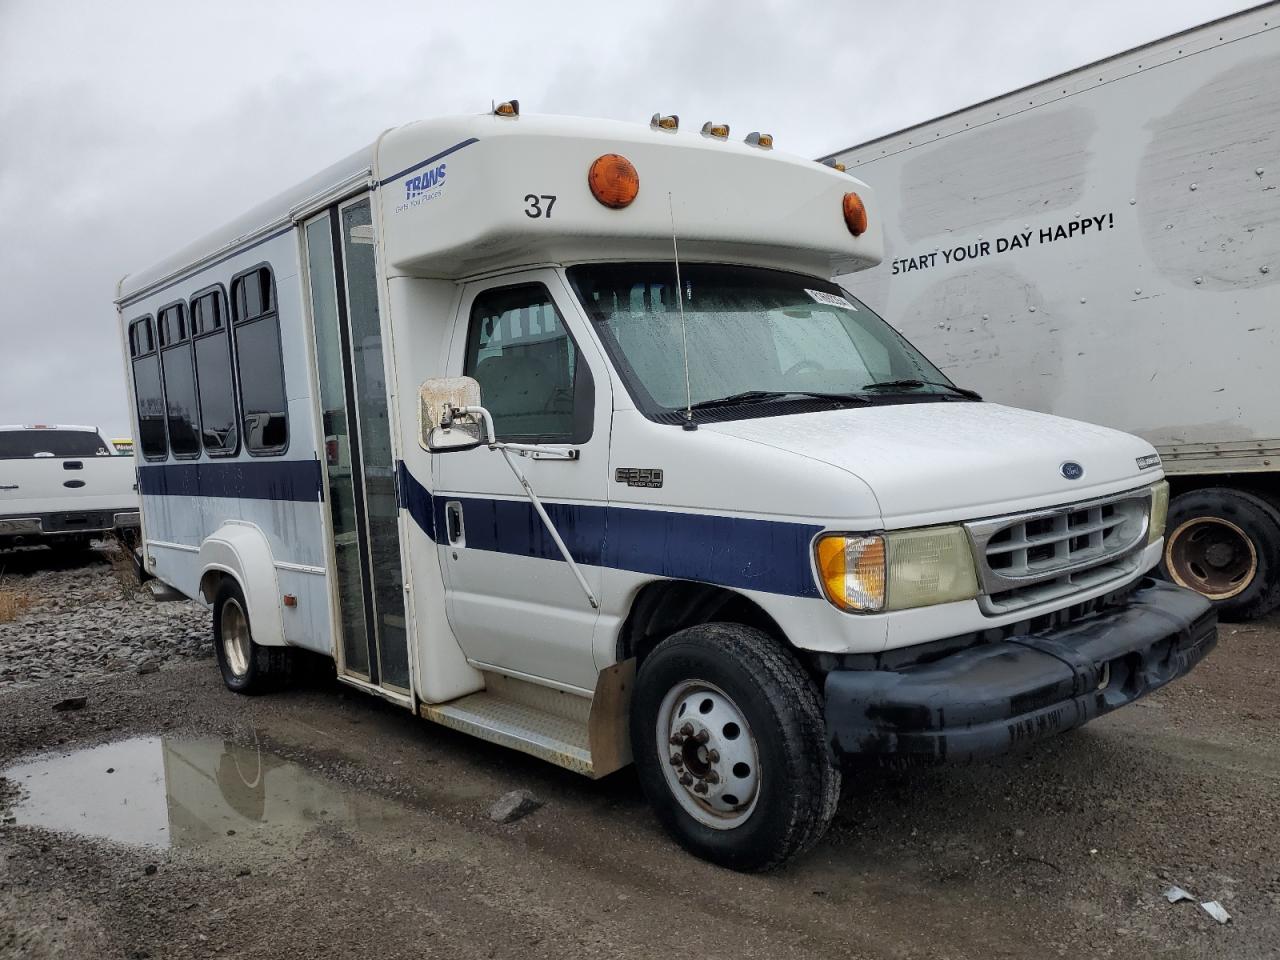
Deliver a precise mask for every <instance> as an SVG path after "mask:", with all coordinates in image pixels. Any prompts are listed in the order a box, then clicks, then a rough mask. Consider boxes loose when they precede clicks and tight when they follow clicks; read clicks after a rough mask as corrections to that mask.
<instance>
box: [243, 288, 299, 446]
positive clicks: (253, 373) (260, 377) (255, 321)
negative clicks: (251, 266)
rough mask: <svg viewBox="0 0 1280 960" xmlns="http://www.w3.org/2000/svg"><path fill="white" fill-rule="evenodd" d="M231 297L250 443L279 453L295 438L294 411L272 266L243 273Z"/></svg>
mask: <svg viewBox="0 0 1280 960" xmlns="http://www.w3.org/2000/svg"><path fill="white" fill-rule="evenodd" d="M231 298H232V303H234V304H235V309H234V319H235V324H236V330H235V344H236V369H237V370H238V371H239V373H240V422H241V429H242V430H243V431H244V442H245V446H246V447H248V448H249V451H250V452H251V453H279V452H281V451H282V450H284V448H285V447H286V446H288V444H289V414H288V403H287V400H286V397H285V390H284V364H283V363H282V361H281V356H280V318H279V316H278V315H277V313H276V310H275V303H276V297H275V284H274V282H273V281H272V278H271V271H270V270H269V269H267V268H266V267H260V268H259V269H257V270H254V271H253V272H252V273H249V274H246V275H245V276H243V277H240V278H238V279H237V280H236V281H235V283H234V284H232V288H231Z"/></svg>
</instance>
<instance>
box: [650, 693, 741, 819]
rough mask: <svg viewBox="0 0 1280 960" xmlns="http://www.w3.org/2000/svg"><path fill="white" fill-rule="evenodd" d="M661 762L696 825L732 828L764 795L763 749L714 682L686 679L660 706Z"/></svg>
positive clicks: (673, 787) (658, 749) (659, 740)
mask: <svg viewBox="0 0 1280 960" xmlns="http://www.w3.org/2000/svg"><path fill="white" fill-rule="evenodd" d="M656 733H657V751H658V762H659V763H660V764H661V765H662V773H663V776H664V777H665V778H666V781H667V787H668V788H669V789H670V791H671V795H672V796H673V797H675V798H676V802H678V803H679V804H680V806H681V808H682V809H683V810H684V811H685V812H686V813H687V814H689V816H691V817H693V818H694V819H695V820H696V821H698V823H701V824H703V825H704V826H707V827H711V828H712V829H714V830H732V829H733V828H734V827H737V826H740V825H741V824H742V823H744V822H746V820H747V819H748V818H749V817H750V816H751V814H752V812H753V811H754V810H755V808H756V803H757V801H758V800H759V798H760V780H761V771H760V762H759V761H760V753H759V749H758V748H757V746H756V740H755V735H754V734H753V733H752V731H751V726H750V724H748V723H747V717H746V715H745V714H744V713H743V712H742V710H741V709H740V708H739V707H738V705H737V704H736V703H734V701H733V699H732V698H731V697H730V696H729V695H728V694H726V693H725V692H724V691H723V690H721V689H720V688H719V687H717V686H716V685H715V684H713V683H707V682H706V681H704V680H685V681H682V682H680V683H678V684H676V685H675V686H673V687H672V688H671V689H670V690H668V691H667V695H666V696H665V697H663V698H662V705H661V706H660V707H659V708H658V720H657V730H656Z"/></svg>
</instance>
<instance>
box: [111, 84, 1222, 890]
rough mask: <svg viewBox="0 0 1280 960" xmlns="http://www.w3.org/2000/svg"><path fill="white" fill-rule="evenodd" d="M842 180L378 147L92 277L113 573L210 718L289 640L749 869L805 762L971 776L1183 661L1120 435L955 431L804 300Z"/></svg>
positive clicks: (849, 261) (716, 131) (551, 132)
mask: <svg viewBox="0 0 1280 960" xmlns="http://www.w3.org/2000/svg"><path fill="white" fill-rule="evenodd" d="M878 221H879V207H878V206H877V204H876V202H875V198H874V195H873V193H872V192H871V190H870V189H869V188H868V187H867V186H866V185H864V184H863V183H861V182H859V181H857V180H855V179H853V178H852V177H851V176H848V175H846V174H843V173H841V172H838V171H837V170H835V169H832V168H831V167H828V166H824V165H821V164H818V163H814V162H813V161H811V160H804V159H801V158H799V157H794V156H787V155H784V154H780V153H778V152H776V151H775V150H774V149H773V144H772V139H771V138H770V137H768V136H767V135H760V134H754V133H753V134H751V135H749V136H748V137H747V138H746V139H745V141H744V142H733V141H730V140H729V131H728V128H727V127H723V126H719V125H714V124H708V125H706V126H705V127H703V128H702V130H701V131H698V130H696V129H695V130H693V131H685V130H681V129H680V128H679V122H678V120H676V118H674V117H661V116H655V117H654V119H653V121H652V123H651V124H650V125H649V126H647V127H646V126H642V125H628V124H623V123H615V122H604V121H594V120H577V119H568V118H551V117H529V116H520V115H519V108H518V105H516V104H514V103H506V104H502V105H501V106H499V107H498V108H497V109H496V110H495V111H494V112H493V113H492V114H487V115H481V116H473V117H465V118H455V119H444V120H433V121H428V122H422V123H415V124H410V125H408V126H405V127H401V128H398V129H394V130H390V131H388V132H386V133H384V134H383V135H382V136H381V137H379V138H378V140H377V142H376V143H374V144H373V145H371V146H370V147H368V148H367V149H364V150H362V151H360V152H359V153H357V154H355V155H354V156H352V157H350V158H348V159H347V160H345V161H343V162H342V163H339V164H337V165H336V166H333V167H330V168H329V169H327V170H324V171H323V172H321V173H320V174H318V175H316V176H315V177H313V178H312V179H310V180H308V181H307V182H305V183H303V184H301V185H299V186H298V187H297V188H296V189H294V190H292V191H289V192H288V193H286V194H284V195H282V196H280V197H277V198H276V199H274V200H272V201H270V202H269V203H267V204H265V205H263V206H261V207H259V208H257V209H255V210H253V211H251V212H250V213H248V214H246V215H245V216H243V217H241V218H240V219H239V220H237V221H236V222H234V223H232V224H230V225H229V226H227V227H226V228H225V229H223V230H221V231H218V232H217V233H214V234H212V235H211V236H208V237H206V238H205V239H203V240H200V241H198V242H197V243H195V244H193V245H192V246H190V247H188V248H186V249H184V250H182V251H180V252H178V253H176V254H174V255H173V256H172V257H170V258H168V259H167V260H165V261H163V262H162V263H160V264H158V265H156V266H155V267H152V268H151V269H149V270H146V271H144V272H142V273H139V274H136V275H131V276H129V277H126V278H125V279H124V280H123V281H121V283H120V286H119V291H118V299H117V301H116V302H117V306H118V310H119V320H120V328H121V332H122V336H123V338H124V342H125V344H126V345H127V355H128V363H129V365H130V376H129V380H130V384H131V389H132V392H133V401H134V403H135V409H136V413H137V438H138V478H139V488H140V491H141V494H142V514H143V533H144V545H143V549H144V551H145V556H144V560H143V562H144V565H145V569H146V570H147V571H148V572H149V573H150V574H152V575H154V576H155V577H157V578H159V579H160V580H161V581H163V583H165V584H168V585H170V586H171V587H172V588H174V590H176V591H178V592H180V593H182V594H184V595H186V596H188V597H192V598H199V599H201V600H203V601H204V602H205V603H208V604H210V605H211V606H212V608H213V623H214V627H213V629H214V634H215V636H214V641H215V644H214V645H215V648H216V650H217V656H218V661H219V665H220V667H221V670H222V675H223V678H224V679H225V681H226V684H227V686H228V687H230V688H231V689H232V690H236V691H240V692H244V693H257V692H260V691H264V690H268V689H271V688H272V687H274V686H276V685H278V684H279V683H280V682H281V681H282V680H283V679H285V678H287V676H288V673H289V663H290V656H291V653H292V652H293V650H295V649H305V650H311V651H315V652H318V653H320V654H323V655H325V656H329V657H333V658H334V660H335V662H336V667H337V672H338V676H339V678H340V679H341V680H342V681H343V682H345V683H348V684H351V685H353V686H356V687H359V688H361V689H363V690H366V691H368V692H370V693H374V694H377V695H379V696H382V697H384V698H386V699H387V700H390V701H392V702H394V703H397V704H399V705H402V706H403V707H405V708H406V709H408V710H412V711H414V712H416V713H418V714H419V715H421V716H422V717H424V718H426V719H428V720H432V721H435V722H437V723H442V724H445V725H446V726H449V727H453V728H455V729H459V730H463V731H466V732H468V733H471V734H474V735H476V736H478V737H482V738H484V739H487V740H491V741H495V742H497V743H501V744H505V745H507V746H509V747H512V748H514V749H517V750H523V751H526V752H528V753H531V754H535V755H537V756H540V757H543V758H545V759H547V760H550V761H551V762H553V763H557V764H560V765H561V766H564V767H567V768H569V769H572V770H575V771H578V772H580V773H583V774H586V775H588V776H591V777H600V776H603V775H605V774H608V773H610V772H611V771H614V770H617V769H619V768H621V767H623V766H625V765H626V764H629V763H631V762H632V761H634V762H635V763H636V764H637V768H638V772H639V777H640V780H641V783H642V785H643V788H644V790H645V792H646V794H647V795H648V797H649V798H650V800H651V801H652V804H653V806H654V808H655V810H656V812H657V815H658V817H659V819H660V820H661V821H662V822H663V824H664V825H665V827H666V828H667V829H668V830H669V831H670V832H671V833H672V834H673V835H674V836H675V837H676V838H677V839H678V840H679V841H680V842H681V843H682V844H684V846H686V847H687V848H688V849H690V850H691V851H693V852H695V853H697V854H698V855H700V856H703V857H706V858H709V859H711V860H713V861H715V862H718V863H721V864H725V865H727V866H731V867H734V868H738V869H765V868H768V867H770V866H774V865H777V864H779V863H781V862H783V861H785V860H786V859H788V858H790V857H792V856H794V855H796V854H797V853H799V852H801V851H803V850H805V849H806V848H807V847H809V846H810V845H812V844H813V843H814V842H815V841H816V840H817V839H818V838H819V837H820V836H821V835H822V833H823V831H824V829H825V827H826V825H827V823H828V821H829V820H830V818H831V816H832V814H833V812H834V810H835V804H836V799H837V797H838V794H839V787H840V769H841V760H843V759H845V758H849V757H855V756H856V757H866V758H883V759H887V760H893V761H897V762H903V761H905V762H932V761H965V760H972V759H975V758H982V757H987V756H991V755H994V754H998V753H1002V752H1005V751H1008V750H1011V749H1014V748H1017V747H1021V746H1024V745H1027V744H1030V743H1033V742H1035V741H1037V740H1039V739H1041V738H1044V737H1047V736H1050V735H1052V734H1055V733H1058V732H1061V731H1064V730H1068V729H1070V728H1073V727H1076V726H1078V725H1080V724H1082V723H1084V722H1086V721H1088V720H1090V719H1092V718H1093V717H1095V716H1098V715H1099V714H1102V713H1105V712H1107V711H1110V710H1112V709H1115V708H1116V707H1118V706H1121V705H1123V704H1127V703H1129V702H1131V701H1133V700H1134V699H1136V698H1138V697H1140V696H1142V695H1144V694H1146V693H1148V692H1150V691H1151V690H1153V689H1155V688H1157V687H1160V686H1162V685H1163V684H1165V683H1167V682H1169V681H1170V680H1173V679H1175V678H1177V677H1179V676H1181V675H1182V674H1184V673H1185V672H1187V671H1188V670H1189V669H1191V668H1192V667H1193V666H1194V665H1195V664H1196V663H1197V662H1198V661H1199V660H1200V659H1201V658H1202V657H1203V656H1204V655H1205V654H1206V653H1207V652H1208V651H1209V650H1210V649H1211V648H1212V646H1213V645H1214V643H1215V642H1216V636H1217V633H1216V621H1215V619H1214V616H1213V613H1212V611H1211V609H1210V606H1209V603H1208V601H1206V600H1204V599H1203V598H1201V597H1200V596H1198V595H1197V594H1195V593H1193V592H1191V591H1188V590H1184V589H1182V588H1179V587H1176V586H1173V585H1170V584H1168V583H1165V582H1162V581H1158V580H1155V579H1152V577H1151V575H1150V574H1151V570H1152V567H1154V566H1155V564H1156V562H1157V560H1158V558H1159V556H1160V550H1161V543H1162V536H1163V531H1164V520H1165V511H1166V506H1167V491H1168V488H1167V486H1166V485H1165V483H1164V481H1163V473H1162V469H1161V465H1160V460H1159V457H1158V456H1157V455H1156V454H1155V451H1154V450H1153V448H1152V447H1151V446H1150V445H1149V444H1148V443H1146V442H1145V441H1143V440H1140V439H1137V438H1135V437H1132V436H1129V435H1127V434H1124V433H1120V432H1117V431H1115V430H1111V429H1105V428H1101V427H1095V426H1090V425H1086V424H1083V423H1078V422H1074V421H1070V420H1064V419H1060V418H1056V417H1052V416H1047V415H1043V414H1036V413H1029V412H1026V411H1022V410H1017V409H1012V408H1009V407H1003V406H997V405H995V404H990V403H983V402H980V400H979V398H978V397H976V396H975V395H973V394H972V393H971V392H969V391H966V390H965V389H963V388H962V387H957V386H955V385H953V384H952V383H950V382H949V381H948V380H947V378H946V377H944V376H943V375H942V374H941V373H939V372H938V370H937V368H936V367H934V366H933V364H931V363H930V362H929V361H928V360H927V359H926V358H925V357H923V356H922V355H921V354H920V353H918V352H917V351H916V350H915V349H914V348H913V347H912V346H911V345H910V344H909V343H907V342H906V341H905V340H903V339H902V337H901V336H899V335H898V334H897V333H896V332H895V331H894V330H893V329H892V328H891V327H890V326H889V325H888V324H887V323H885V322H884V321H882V320H881V319H880V318H879V317H878V316H876V314H875V313H873V312H872V311H871V310H870V309H868V308H867V307H866V306H865V305H863V304H862V303H860V302H858V301H857V300H856V299H854V298H852V297H850V296H849V295H848V294H846V293H845V292H844V291H843V290H841V288H840V287H838V286H836V285H835V284H833V283H832V282H831V281H830V280H829V278H830V277H831V276H833V275H834V274H837V273H846V272H849V271H850V270H855V269H859V268H862V267H868V266H873V265H875V264H876V263H877V262H878V261H879V260H880V257H881V232H880V225H879V222H878Z"/></svg>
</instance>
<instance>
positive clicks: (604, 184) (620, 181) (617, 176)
mask: <svg viewBox="0 0 1280 960" xmlns="http://www.w3.org/2000/svg"><path fill="white" fill-rule="evenodd" d="M587 186H589V187H590V188H591V195H592V196H593V197H595V198H596V199H597V200H599V201H600V202H601V203H603V204H604V205H605V206H606V207H611V208H613V209H614V210H620V209H622V208H623V207H625V206H628V205H629V204H630V203H631V201H632V200H634V199H635V198H636V194H637V193H639V192H640V174H638V173H636V168H635V167H634V166H632V164H631V161H630V160H628V159H627V158H626V157H624V156H622V155H621V154H617V153H606V154H605V155H604V156H602V157H596V159H595V161H594V162H593V163H592V164H591V169H590V170H588V171H587Z"/></svg>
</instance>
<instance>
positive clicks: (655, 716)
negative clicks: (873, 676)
mask: <svg viewBox="0 0 1280 960" xmlns="http://www.w3.org/2000/svg"><path fill="white" fill-rule="evenodd" d="M631 736H632V747H633V751H634V754H635V760H636V769H637V771H638V773H639V777H640V784H641V786H642V788H643V789H644V792H645V795H646V797H647V798H648V800H649V803H650V804H651V805H652V806H653V809H654V812H655V813H656V815H657V817H658V819H659V821H661V823H662V825H663V827H665V828H666V830H667V831H668V832H669V833H670V834H671V835H672V836H673V837H674V838H675V839H676V840H677V841H678V842H679V843H680V844H681V845H682V846H683V847H684V848H685V849H686V850H688V851H689V852H691V853H693V854H695V855H696V856H699V857H702V858H704V859H706V860H710V861H711V862H713V863H716V864H719V865H720V866H724V867H729V868H731V869H734V870H750V871H762V870H769V869H771V868H773V867H776V866H779V865H780V864H782V863H784V862H785V861H787V860H789V859H791V858H793V857H796V856H798V855H799V854H801V853H803V852H804V851H805V850H807V849H809V848H810V847H812V846H813V845H814V844H815V843H816V842H817V841H818V840H819V839H820V838H821V837H822V835H823V834H824V833H825V832H826V829H827V826H828V824H829V823H830V822H831V818H832V817H833V816H834V815H835V811H836V804H837V801H838V800H839V797H840V768H839V766H838V764H837V763H836V761H835V757H834V755H833V754H832V751H831V746H830V744H829V743H828V741H827V733H826V724H825V721H824V718H823V710H822V701H821V698H820V697H819V694H818V689H817V686H816V685H815V684H814V682H813V680H812V679H811V678H810V677H809V675H808V674H807V673H806V672H805V671H804V669H803V668H802V667H801V665H800V663H799V661H798V660H797V659H796V657H795V656H794V654H792V653H791V651H790V650H788V649H786V648H785V647H783V646H782V645H781V644H779V643H778V642H777V641H776V640H775V639H774V638H772V637H770V636H769V635H768V634H766V633H764V632H763V631H761V630H757V629H755V628H754V627H748V626H744V625H742V624H737V623H708V624H700V625H698V626H693V627H688V628H686V629H684V630H681V631H679V632H677V633H675V634H673V635H672V636H670V637H668V638H667V639H666V640H664V641H663V642H662V643H661V644H659V645H658V646H657V647H656V648H654V650H653V652H652V653H650V654H649V655H648V656H647V657H645V659H644V661H643V662H642V663H641V665H640V672H639V675H638V676H637V679H636V688H635V695H634V698H633V700H632V711H631ZM677 758H678V760H677Z"/></svg>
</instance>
